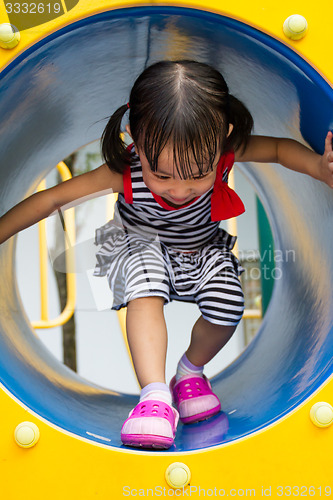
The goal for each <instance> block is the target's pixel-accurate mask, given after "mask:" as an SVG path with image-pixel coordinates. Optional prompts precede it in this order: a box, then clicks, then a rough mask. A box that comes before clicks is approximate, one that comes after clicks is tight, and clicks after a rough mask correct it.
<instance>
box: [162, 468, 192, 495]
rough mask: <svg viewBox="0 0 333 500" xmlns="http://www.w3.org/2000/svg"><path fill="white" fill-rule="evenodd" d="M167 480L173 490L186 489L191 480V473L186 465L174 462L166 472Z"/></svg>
mask: <svg viewBox="0 0 333 500" xmlns="http://www.w3.org/2000/svg"><path fill="white" fill-rule="evenodd" d="M165 479H166V482H167V483H168V485H169V486H171V488H175V489H177V488H184V487H185V486H187V485H188V483H189V482H190V479H191V471H190V469H189V468H188V467H187V465H186V464H183V463H182V462H174V463H173V464H171V465H169V467H168V468H167V470H166V471H165Z"/></svg>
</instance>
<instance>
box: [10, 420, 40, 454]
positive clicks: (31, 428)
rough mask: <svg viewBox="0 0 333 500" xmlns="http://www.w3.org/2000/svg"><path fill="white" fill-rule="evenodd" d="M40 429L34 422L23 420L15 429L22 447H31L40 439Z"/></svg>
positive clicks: (16, 437) (16, 436)
mask: <svg viewBox="0 0 333 500" xmlns="http://www.w3.org/2000/svg"><path fill="white" fill-rule="evenodd" d="M39 436H40V434H39V429H38V427H37V425H36V424H34V423H33V422H21V423H20V424H19V425H18V426H17V427H16V429H15V433H14V437H15V441H16V443H17V444H18V445H19V446H21V448H31V447H32V446H35V444H37V442H38V440H39Z"/></svg>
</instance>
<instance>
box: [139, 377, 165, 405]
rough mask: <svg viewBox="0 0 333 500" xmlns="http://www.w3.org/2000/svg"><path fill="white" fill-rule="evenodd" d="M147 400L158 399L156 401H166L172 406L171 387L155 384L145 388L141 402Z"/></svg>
mask: <svg viewBox="0 0 333 500" xmlns="http://www.w3.org/2000/svg"><path fill="white" fill-rule="evenodd" d="M147 399H156V401H164V403H167V404H168V405H170V406H171V399H172V398H171V394H170V390H169V387H168V386H167V385H166V384H163V383H162V382H153V383H151V384H148V385H146V386H145V387H143V389H142V390H141V393H140V402H141V401H146V400H147Z"/></svg>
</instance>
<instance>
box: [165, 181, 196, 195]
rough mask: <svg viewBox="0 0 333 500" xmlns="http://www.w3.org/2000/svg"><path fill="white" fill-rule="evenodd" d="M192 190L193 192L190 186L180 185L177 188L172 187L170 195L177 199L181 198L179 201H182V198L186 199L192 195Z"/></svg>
mask: <svg viewBox="0 0 333 500" xmlns="http://www.w3.org/2000/svg"><path fill="white" fill-rule="evenodd" d="M191 192H192V190H191V187H190V186H188V185H185V183H184V184H183V183H179V184H177V185H175V186H172V187H171V188H170V189H169V194H170V195H171V196H173V197H175V198H179V199H182V198H186V197H187V196H189V195H190V194H191Z"/></svg>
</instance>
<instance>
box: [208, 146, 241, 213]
mask: <svg viewBox="0 0 333 500" xmlns="http://www.w3.org/2000/svg"><path fill="white" fill-rule="evenodd" d="M234 160H235V155H234V153H233V151H228V152H227V153H225V154H224V155H223V156H222V157H221V159H220V161H219V163H218V165H217V172H216V179H215V183H214V189H213V193H212V197H211V219H212V221H219V220H226V219H231V218H232V217H237V215H241V214H242V213H244V212H245V207H244V205H243V202H242V200H241V199H240V197H239V196H238V194H236V193H235V191H234V190H233V189H231V188H230V187H229V186H228V183H227V182H225V181H223V180H222V179H223V174H224V173H225V171H226V170H227V171H228V174H229V172H230V170H231V169H232V167H233V164H234Z"/></svg>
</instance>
